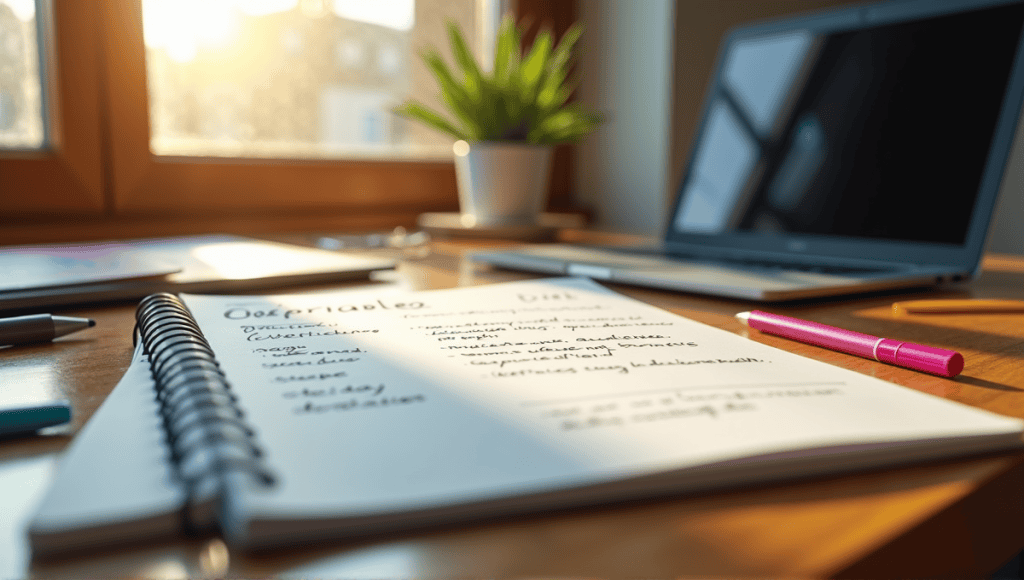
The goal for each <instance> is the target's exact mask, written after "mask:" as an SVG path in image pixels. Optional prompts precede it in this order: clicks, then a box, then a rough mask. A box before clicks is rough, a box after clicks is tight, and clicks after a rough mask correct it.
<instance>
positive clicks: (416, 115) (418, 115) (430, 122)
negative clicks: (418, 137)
mask: <svg viewBox="0 0 1024 580" xmlns="http://www.w3.org/2000/svg"><path fill="white" fill-rule="evenodd" d="M394 113H395V114H397V115H401V116H403V117H407V118H410V119H415V120H417V121H419V122H421V123H423V124H425V125H427V126H429V127H433V128H434V129H437V130H438V131H441V132H442V133H447V134H449V135H451V136H452V137H455V138H456V139H466V138H467V137H466V135H465V134H464V133H463V132H462V131H460V130H459V129H457V128H456V127H455V125H452V124H451V122H449V121H448V119H445V118H444V117H443V116H441V114H440V113H438V112H436V111H434V110H432V109H430V108H428V107H426V106H424V105H422V104H420V103H417V102H416V101H410V102H408V103H403V104H401V105H399V106H398V107H395V108H394Z"/></svg>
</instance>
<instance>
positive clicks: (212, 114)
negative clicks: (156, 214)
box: [143, 0, 497, 158]
mask: <svg viewBox="0 0 1024 580" xmlns="http://www.w3.org/2000/svg"><path fill="white" fill-rule="evenodd" d="M496 6H497V0H144V2H143V27H144V34H145V41H146V63H147V68H148V70H147V75H148V83H149V98H150V126H151V131H152V136H151V142H150V148H151V150H152V152H153V153H155V154H157V155H212V156H232V157H287V158H309V157H313V158H316V157H325V158H339V157H388V158H394V157H398V158H402V157H438V156H442V155H449V153H448V152H449V151H450V144H451V140H450V139H447V138H445V137H444V136H441V135H439V134H437V133H434V132H432V131H430V130H428V129H426V128H424V127H421V126H419V125H418V124H415V123H413V122H409V121H407V120H405V119H402V118H399V117H397V116H395V115H394V114H392V113H391V108H392V107H394V106H395V105H397V104H398V103H400V102H402V101H403V100H404V99H406V98H407V97H413V98H416V99H419V100H421V101H423V102H425V103H428V104H430V105H433V106H435V107H438V108H440V107H441V105H440V103H439V102H438V97H437V89H436V85H435V83H434V81H433V78H432V77H431V76H430V73H429V72H428V71H427V70H426V67H424V66H423V64H422V62H421V60H420V58H419V53H420V51H422V49H423V48H424V47H425V46H426V45H427V44H431V45H434V46H439V47H442V53H443V54H447V53H448V50H447V46H448V40H447V32H446V28H445V25H446V23H447V22H448V21H449V20H453V21H455V22H456V23H458V24H459V25H460V26H461V27H462V29H463V31H464V32H465V33H466V37H467V40H468V42H469V43H470V45H471V47H472V48H473V49H474V50H475V51H476V52H477V54H478V55H480V54H482V53H484V52H485V51H486V50H487V45H488V44H489V43H490V42H492V37H493V29H494V28H495V24H494V22H495V20H496V19H495V18H494V12H495V7H496Z"/></svg>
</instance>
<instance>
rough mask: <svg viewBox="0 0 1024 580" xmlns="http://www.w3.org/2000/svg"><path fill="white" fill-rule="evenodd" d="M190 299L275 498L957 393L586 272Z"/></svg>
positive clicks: (516, 474) (551, 476)
mask: <svg viewBox="0 0 1024 580" xmlns="http://www.w3.org/2000/svg"><path fill="white" fill-rule="evenodd" d="M183 299H184V300H185V303H186V304H187V305H188V307H189V308H190V310H191V311H192V312H193V314H194V315H195V317H196V319H197V320H198V322H199V324H200V327H201V328H202V329H203V332H204V334H205V335H206V337H207V338H208V340H209V341H210V343H211V345H212V347H213V349H214V351H215V352H216V353H217V358H218V360H219V362H220V363H221V365H222V367H223V368H224V370H225V372H226V373H227V376H228V378H229V380H230V381H231V384H232V389H233V390H234V391H235V393H236V394H237V395H238V397H239V405H240V407H241V408H242V409H243V410H244V411H245V413H246V415H247V417H248V418H249V419H250V421H251V423H252V424H253V425H255V430H256V436H257V438H258V440H259V441H260V444H261V445H262V446H263V449H264V450H265V451H266V452H267V458H268V459H267V461H268V464H270V465H273V466H275V468H276V469H278V470H279V472H280V473H279V474H278V475H279V480H280V481H281V482H282V483H281V488H280V489H278V490H276V491H275V493H273V494H271V495H269V496H268V497H265V498H262V499H261V500H260V502H266V506H270V507H266V506H264V507H266V509H280V510H283V511H294V510H296V509H299V510H300V511H301V510H302V509H307V508H308V509H309V510H312V511H311V513H313V511H315V509H322V508H323V506H325V505H327V506H329V507H330V509H333V510H335V511H338V512H339V513H340V512H345V513H347V512H348V511H352V510H354V511H356V512H359V511H360V510H365V509H369V508H367V507H366V506H377V507H374V508H373V509H374V510H377V509H381V506H387V509H389V510H390V509H394V510H401V509H414V508H416V509H419V508H418V507H417V506H420V507H422V506H423V505H433V504H434V503H438V502H440V503H445V502H463V501H470V500H472V498H478V497H485V496H488V495H489V494H490V495H493V494H494V493H497V492H496V491H495V490H505V491H502V492H501V493H507V492H509V490H516V493H528V492H529V491H530V490H533V491H543V490H549V489H554V488H559V487H574V486H579V485H582V484H583V483H585V482H589V481H593V482H597V481H601V480H603V479H604V478H618V477H622V476H623V474H624V473H627V472H628V473H635V474H642V473H656V472H660V471H663V470H665V469H685V468H687V467H696V466H701V465H707V464H709V463H716V462H730V461H736V460H739V459H742V458H751V460H753V459H755V458H757V457H764V456H767V455H771V454H779V453H799V452H801V450H807V449H814V448H820V447H822V446H831V445H844V444H863V443H864V442H869V443H870V442H875V441H887V440H890V439H893V438H895V439H900V438H903V437H915V436H919V435H920V434H921V433H932V432H934V426H935V425H942V424H943V423H942V421H943V420H948V421H954V420H956V416H957V414H958V413H962V412H963V410H962V408H961V407H958V406H955V405H952V404H951V403H948V402H946V401H942V400H939V399H937V398H934V397H928V396H926V395H922V394H920V393H916V392H913V391H911V390H909V389H903V388H901V387H897V386H895V385H891V384H889V383H884V382H882V381H878V380H876V379H873V378H871V377H867V376H865V375H861V374H857V373H853V372H850V371H846V370H843V369H839V368H836V367H833V366H830V365H826V364H823V363H820V362H817V361H812V360H809V359H805V358H802V357H799V356H796V355H793V354H790V353H787V352H784V351H781V350H777V349H774V348H771V347H768V346H765V345H763V344H760V343H758V342H756V341H753V340H748V339H746V338H742V337H739V336H736V335H735V334H733V333H730V332H726V331H723V330H720V329H716V328H712V327H709V326H706V325H703V324H700V323H697V322H695V321H692V320H688V319H686V318H683V317H680V316H676V315H675V314H672V313H670V312H667V311H664V310H661V309H658V308H655V307H652V306H650V305H647V304H644V303H641V302H639V301H635V300H632V299H630V298H627V297H625V296H622V295H620V294H617V293H614V292H611V291H609V290H608V289H606V288H604V287H602V286H600V285H599V284H597V283H595V282H593V281H590V280H586V279H574V278H560V279H550V280H537V281H527V282H517V283H512V284H498V285H493V286H480V287H473V288H457V289H451V290H439V291H429V292H409V293H383V292H373V291H369V292H336V293H327V294H306V295H287V296H266V297H230V296H190V295H186V296H183ZM906 409H916V411H915V412H914V413H913V414H908V413H907V411H906ZM943 417H947V419H942V418H943ZM980 421H981V423H979V424H982V423H984V420H980ZM303 506H305V507H303ZM314 506H315V507H314Z"/></svg>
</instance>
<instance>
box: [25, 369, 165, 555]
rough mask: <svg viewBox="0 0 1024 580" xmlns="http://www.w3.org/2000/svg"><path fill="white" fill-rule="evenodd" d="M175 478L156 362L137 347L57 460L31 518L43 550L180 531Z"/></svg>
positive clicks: (35, 537) (38, 546)
mask: <svg viewBox="0 0 1024 580" xmlns="http://www.w3.org/2000/svg"><path fill="white" fill-rule="evenodd" d="M184 500H185V496H184V492H183V490H182V488H181V487H180V486H179V485H178V483H177V481H176V480H175V478H174V474H173V470H172V466H171V463H170V461H169V460H168V451H167V447H166V446H165V436H164V431H163V427H162V426H161V420H160V414H159V407H158V405H157V402H156V399H155V391H154V390H153V379H152V376H151V374H150V370H149V363H148V362H147V360H146V359H145V357H144V355H143V354H142V353H141V349H137V350H136V352H135V355H134V357H133V358H132V363H131V365H130V366H129V367H128V370H127V372H126V373H125V374H124V376H123V377H122V378H121V380H120V381H119V382H118V384H117V386H116V387H115V388H114V390H113V392H111V393H110V395H109V396H108V397H107V399H106V400H105V401H104V402H103V404H102V405H101V406H100V408H99V409H97V411H96V413H95V414H94V415H93V416H92V418H91V419H89V422H88V423H87V424H86V425H85V427H84V428H83V429H82V431H81V432H80V433H79V434H78V435H77V436H76V437H75V440H74V441H73V442H72V443H71V446H70V447H69V448H68V450H67V451H66V452H65V454H64V456H63V457H62V458H61V461H60V463H59V465H58V467H57V472H56V475H55V476H54V478H53V481H52V483H51V486H50V489H49V491H48V492H47V494H46V496H45V498H44V499H43V501H42V503H41V504H40V506H39V511H38V512H37V513H36V516H35V517H34V518H33V520H32V524H31V526H30V535H31V536H32V545H33V550H34V551H35V552H36V553H37V554H40V553H46V552H50V551H58V550H59V551H67V550H69V549H74V548H76V547H83V548H85V547H89V546H96V545H103V544H110V543H112V542H129V541H139V540H145V539H152V538H156V537H162V536H171V535H174V534H176V533H178V532H180V524H181V515H180V513H179V511H180V510H181V507H182V505H183V504H184Z"/></svg>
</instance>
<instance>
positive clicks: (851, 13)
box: [668, 2, 1024, 253]
mask: <svg viewBox="0 0 1024 580" xmlns="http://www.w3.org/2000/svg"><path fill="white" fill-rule="evenodd" d="M947 4H948V3H947ZM960 4H962V5H963V6H967V7H968V8H966V9H964V8H961V9H959V10H958V11H953V12H951V11H950V10H949V8H948V6H947V7H946V8H945V10H944V11H942V12H941V13H938V14H936V13H935V12H936V10H935V6H942V4H941V3H938V4H936V3H932V2H929V3H920V2H918V3H910V4H906V3H904V6H900V3H899V2H892V3H890V4H889V5H886V4H883V5H881V6H880V7H878V8H877V9H876V10H878V12H877V13H874V12H871V10H870V9H859V10H845V11H842V12H837V13H835V16H834V18H831V17H810V18H806V19H804V20H805V21H806V22H802V21H801V20H799V19H798V20H794V21H792V22H791V23H785V22H782V23H774V24H768V25H760V26H755V27H752V28H749V29H742V30H738V31H736V32H735V33H734V34H733V35H731V36H730V38H729V39H728V40H727V42H726V43H725V46H724V49H723V52H722V54H720V55H719V65H718V73H717V76H716V78H715V80H714V82H713V84H712V87H711V92H710V95H709V98H708V102H707V105H706V107H707V108H706V110H705V114H704V120H703V122H702V126H701V127H700V128H699V131H698V137H697V140H696V141H695V143H694V145H693V149H692V151H691V160H690V165H689V167H688V170H687V172H686V175H685V176H684V178H683V181H682V183H681V185H680V191H679V199H678V200H677V202H676V207H675V209H674V211H673V218H672V223H671V227H670V232H669V236H668V239H669V241H672V240H676V241H691V242H692V241H694V240H699V239H700V238H709V237H716V238H723V239H732V240H733V242H734V245H736V246H737V247H739V246H742V244H743V241H744V240H746V239H752V237H753V236H754V235H755V234H756V237H757V238H765V236H763V235H762V234H764V233H768V234H777V236H771V235H770V236H767V237H768V238H771V237H777V238H778V239H779V240H789V241H790V243H788V244H783V245H780V246H778V248H779V249H785V250H794V249H801V248H802V247H803V246H801V244H800V243H797V244H794V243H792V241H793V240H811V241H813V240H815V239H818V238H820V237H823V236H824V237H829V238H833V237H840V238H849V239H853V240H865V241H876V242H882V243H881V244H874V245H871V244H869V245H868V246H865V247H867V248H875V249H879V250H881V249H884V248H885V243H884V242H920V243H924V244H939V245H949V244H952V245H956V246H963V245H965V244H967V243H968V241H969V240H968V238H969V234H970V233H971V230H972V227H980V228H981V229H982V230H984V229H985V228H986V227H987V223H988V220H989V217H990V213H991V208H992V205H993V204H994V200H995V194H996V191H987V190H988V189H993V188H994V189H995V190H997V189H998V184H999V176H1001V173H1002V169H1003V166H1004V165H1005V160H1006V155H1007V152H1008V150H1009V141H1010V139H1011V138H1012V134H1013V127H1014V126H1015V125H1016V120H1017V114H1018V111H1019V108H1020V102H1019V100H1020V96H1019V94H1017V95H1010V96H1008V88H1010V87H1011V85H1013V80H1014V77H1013V72H1014V70H1015V64H1017V63H1016V60H1017V54H1018V51H1019V50H1018V45H1019V44H1020V43H1021V31H1022V28H1024V4H1017V3H1014V4H1005V3H1000V4H998V5H988V6H981V7H979V3H978V2H962V3H960ZM915 6H916V7H918V9H916V10H915V9H913V8H914V7H915ZM921 6H924V8H920V7H921ZM908 7H909V9H908ZM901 8H902V9H903V11H902V12H901ZM922 12H923V13H922ZM1017 68H1018V69H1019V68H1020V67H1019V66H1017ZM1018 84H1019V83H1018ZM1010 92H1011V93H1012V92H1013V91H1010ZM1016 92H1017V93H1019V92H1020V91H1019V90H1016ZM1007 124H1008V125H1010V126H1009V128H1007V127H1003V125H1007ZM993 156H995V157H998V158H997V159H995V160H993ZM993 172H994V174H995V175H994V176H993V175H989V173H993ZM979 196H983V197H985V199H984V200H979ZM980 201H983V202H984V203H979V202H980ZM978 212H983V213H984V214H985V215H978ZM983 237H984V236H983V235H982V238H983ZM823 248H825V249H829V247H828V246H823ZM831 249H832V250H835V249H836V248H835V247H834V246H832V247H831ZM978 251H979V252H980V245H979V249H978ZM840 253H841V252H840Z"/></svg>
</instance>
